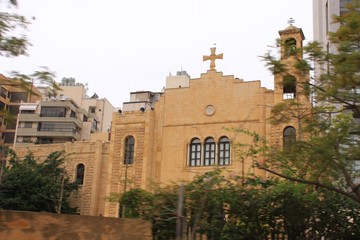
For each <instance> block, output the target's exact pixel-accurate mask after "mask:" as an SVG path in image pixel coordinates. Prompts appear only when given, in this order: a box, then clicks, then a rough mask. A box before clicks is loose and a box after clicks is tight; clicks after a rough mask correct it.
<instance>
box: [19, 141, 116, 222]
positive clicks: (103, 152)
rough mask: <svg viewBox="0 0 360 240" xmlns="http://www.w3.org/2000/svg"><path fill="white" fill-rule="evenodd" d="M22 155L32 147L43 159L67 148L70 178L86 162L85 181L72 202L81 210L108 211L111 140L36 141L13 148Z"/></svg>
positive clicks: (88, 211) (82, 212)
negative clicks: (40, 143) (54, 142)
mask: <svg viewBox="0 0 360 240" xmlns="http://www.w3.org/2000/svg"><path fill="white" fill-rule="evenodd" d="M13 150H14V151H15V152H16V154H17V156H18V157H19V158H23V157H24V156H25V155H26V154H27V153H28V152H29V151H31V152H32V153H33V154H34V156H35V157H36V158H38V159H39V161H41V160H44V159H45V158H46V157H47V156H48V155H49V154H50V153H52V152H54V151H65V162H64V165H65V168H66V172H67V174H68V175H69V177H70V179H72V180H74V181H75V177H76V176H75V174H76V166H77V165H78V164H84V165H85V177H84V183H83V185H82V186H80V188H79V190H78V191H77V192H75V193H74V194H73V198H72V203H73V204H74V206H77V207H79V208H80V214H82V215H93V216H99V215H104V205H105V201H106V196H107V195H106V194H107V193H106V191H105V189H106V186H107V185H109V184H110V181H109V179H108V176H107V171H106V169H107V167H108V158H109V143H108V142H101V141H97V142H75V143H70V142H69V143H62V144H46V145H32V146H28V147H17V148H14V149H13Z"/></svg>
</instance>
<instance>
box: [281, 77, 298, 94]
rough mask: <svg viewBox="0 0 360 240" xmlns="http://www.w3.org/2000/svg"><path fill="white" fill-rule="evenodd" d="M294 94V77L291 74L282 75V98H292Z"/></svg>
mask: <svg viewBox="0 0 360 240" xmlns="http://www.w3.org/2000/svg"><path fill="white" fill-rule="evenodd" d="M295 96H296V78H295V77H294V76H291V75H286V76H284V77H283V99H294V98H295Z"/></svg>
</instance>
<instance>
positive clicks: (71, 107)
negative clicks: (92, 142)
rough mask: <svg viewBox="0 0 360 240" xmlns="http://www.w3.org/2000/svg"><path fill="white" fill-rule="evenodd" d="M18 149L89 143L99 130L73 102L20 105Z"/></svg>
mask: <svg viewBox="0 0 360 240" xmlns="http://www.w3.org/2000/svg"><path fill="white" fill-rule="evenodd" d="M19 110H20V111H19V114H18V118H17V124H16V138H15V141H14V145H15V146H22V145H29V144H51V143H63V142H73V141H80V140H89V139H90V133H91V132H95V131H96V129H95V127H94V125H93V124H91V122H88V117H87V112H85V111H84V110H83V109H82V108H80V107H79V106H78V105H77V104H76V103H75V102H74V101H73V100H72V99H70V98H68V99H66V98H51V99H49V100H45V101H44V100H43V101H40V102H37V103H23V104H21V106H20V109H19Z"/></svg>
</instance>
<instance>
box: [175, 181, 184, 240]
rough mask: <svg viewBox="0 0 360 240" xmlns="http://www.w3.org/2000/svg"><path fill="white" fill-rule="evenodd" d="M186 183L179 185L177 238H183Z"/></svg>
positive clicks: (177, 239)
mask: <svg viewBox="0 0 360 240" xmlns="http://www.w3.org/2000/svg"><path fill="white" fill-rule="evenodd" d="M183 213H184V184H183V183H181V184H180V186H179V196H178V206H177V214H176V240H183V239H184V238H183V232H184V231H183V227H184V226H183V219H184V216H183Z"/></svg>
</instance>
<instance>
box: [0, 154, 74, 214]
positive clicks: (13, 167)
mask: <svg viewBox="0 0 360 240" xmlns="http://www.w3.org/2000/svg"><path fill="white" fill-rule="evenodd" d="M9 154H10V159H9V164H8V166H6V167H5V168H4V169H3V171H2V174H1V178H0V209H9V210H23V211H47V212H54V213H76V208H72V207H70V206H69V201H68V200H69V197H70V194H71V193H72V192H73V191H75V190H77V186H78V185H77V183H75V182H70V180H69V177H68V176H67V174H66V171H65V168H64V167H63V165H62V164H63V163H64V160H65V159H64V154H63V152H53V153H51V154H50V155H49V156H48V157H47V158H46V159H45V160H44V161H43V162H38V161H37V160H36V159H35V158H34V156H33V154H32V153H29V154H28V155H27V156H25V157H24V159H18V158H17V156H16V155H15V153H14V152H12V151H10V152H9Z"/></svg>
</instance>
